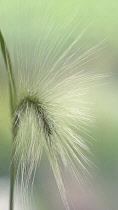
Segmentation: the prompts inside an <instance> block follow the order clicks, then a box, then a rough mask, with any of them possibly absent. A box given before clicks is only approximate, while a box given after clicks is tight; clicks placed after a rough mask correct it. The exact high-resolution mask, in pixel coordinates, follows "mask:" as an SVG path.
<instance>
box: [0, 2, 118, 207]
mask: <svg viewBox="0 0 118 210" xmlns="http://www.w3.org/2000/svg"><path fill="white" fill-rule="evenodd" d="M74 14H76V15H75V16H74ZM45 15H47V18H48V19H49V20H54V26H55V27H56V26H58V25H61V24H63V23H64V21H65V20H66V19H69V18H70V17H73V21H72V23H70V24H68V26H67V27H65V30H64V31H63V33H61V32H60V35H61V36H63V37H64V38H65V39H66V35H67V34H68V33H71V31H72V30H73V28H74V27H76V25H78V27H77V29H76V30H75V31H74V33H72V34H70V38H69V39H68V43H66V42H65V45H63V49H66V46H67V45H68V44H71V42H72V41H73V40H74V39H75V38H76V37H77V35H78V34H79V33H81V31H82V30H84V29H85V28H86V27H87V26H88V25H89V27H88V28H87V30H86V31H85V33H84V35H83V37H82V39H81V40H80V41H79V44H78V46H80V47H81V50H80V51H79V55H81V54H82V53H84V52H86V51H87V50H88V49H89V48H90V47H92V46H94V45H96V44H98V43H100V42H101V41H103V44H102V45H101V48H100V50H99V51H98V52H97V53H96V54H95V55H93V58H94V57H95V59H92V58H91V59H90V60H91V61H90V62H87V63H85V65H83V66H82V67H81V69H82V68H83V69H85V70H86V71H92V72H95V73H102V74H104V73H107V74H108V75H111V76H109V77H107V78H105V79H104V81H103V80H102V85H100V86H97V87H96V88H95V89H94V90H93V91H92V93H91V96H90V98H89V100H90V101H92V102H93V103H94V104H95V106H94V115H95V118H96V123H95V125H93V126H92V127H91V128H90V130H91V131H90V134H91V136H92V137H93V138H94V139H95V140H93V139H91V138H90V139H89V137H88V140H89V141H90V142H91V144H90V148H91V151H92V153H93V156H92V157H91V160H92V161H93V162H94V163H95V165H97V168H94V169H92V171H90V173H91V174H92V177H93V179H92V181H90V183H87V184H86V189H84V190H83V189H82V187H81V186H78V184H77V183H76V182H75V181H74V180H73V179H72V178H71V177H69V176H68V175H67V174H66V172H65V176H66V184H67V186H68V192H69V194H70V197H71V202H70V208H71V210H73V209H75V210H117V206H118V199H117V198H118V111H117V108H118V74H117V73H118V40H117V39H118V38H117V37H118V1H117V0H114V1H111V0H99V1H94V0H89V1H88V0H65V1H62V0H60V1H59V0H51V1H50V0H49V1H46V0H44V1H43V2H40V1H39V2H38V1H36V0H34V1H31V0H27V1H25V2H24V1H23V0H11V1H9V0H0V29H1V30H2V32H3V33H4V36H5V39H6V41H7V44H8V46H9V48H10V47H11V48H13V47H14V46H15V47H18V48H19V47H20V46H22V51H23V53H24V54H23V56H24V59H25V55H26V52H27V57H29V59H31V52H30V50H31V49H32V47H33V43H34V42H35V41H34V40H36V37H37V36H38V31H39V32H40V30H39V28H40V25H41V24H42V22H43V21H42V20H44V19H43V18H44V17H45ZM43 27H44V29H45V30H44V33H46V25H45V24H44V25H43ZM49 41H50V40H49ZM44 44H45V39H44ZM9 113H10V110H9V97H8V87H7V75H6V72H5V67H4V62H3V59H2V55H1V53H0V209H1V210H8V199H9V166H10V155H11V133H10V117H9V116H10V114H9ZM17 197H18V192H17V195H16V199H15V205H16V206H15V210H17V209H18V203H17ZM34 203H35V206H36V207H35V208H36V210H39V209H40V210H64V206H63V204H62V201H61V198H60V195H59V192H58V189H57V186H56V183H55V180H54V177H53V174H52V172H51V169H50V167H49V164H48V161H47V160H46V157H43V159H42V162H41V165H40V167H39V169H38V172H37V174H36V179H35V186H34ZM21 209H22V208H21Z"/></svg>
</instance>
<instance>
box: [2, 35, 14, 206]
mask: <svg viewBox="0 0 118 210" xmlns="http://www.w3.org/2000/svg"><path fill="white" fill-rule="evenodd" d="M0 46H1V51H2V55H3V59H4V63H5V66H6V70H7V74H8V84H9V98H10V109H11V118H12V136H13V137H12V138H13V140H12V154H11V167H10V200H9V210H14V185H15V164H14V154H15V137H16V134H17V128H16V127H15V126H14V123H13V115H14V111H15V107H16V87H15V80H14V76H13V71H12V65H11V60H10V55H9V51H8V49H7V46H6V43H5V40H4V37H3V35H2V32H1V31H0Z"/></svg>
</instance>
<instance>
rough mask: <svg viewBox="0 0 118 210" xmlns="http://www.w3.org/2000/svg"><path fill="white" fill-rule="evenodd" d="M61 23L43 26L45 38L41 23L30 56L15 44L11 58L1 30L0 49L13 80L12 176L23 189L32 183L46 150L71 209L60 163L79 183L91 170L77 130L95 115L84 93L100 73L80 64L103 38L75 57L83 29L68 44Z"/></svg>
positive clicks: (83, 129)
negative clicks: (14, 170) (55, 26)
mask: <svg viewBox="0 0 118 210" xmlns="http://www.w3.org/2000/svg"><path fill="white" fill-rule="evenodd" d="M71 21H72V20H71ZM64 24H65V23H64ZM64 24H63V25H61V26H60V27H59V26H58V27H57V28H54V24H53V22H52V23H51V24H50V25H49V26H50V27H49V28H48V25H47V29H48V32H47V33H46V34H45V36H44V32H45V27H44V25H45V24H44V25H43V24H42V28H41V30H40V35H39V37H38V42H37V43H36V46H34V51H33V49H32V55H31V57H30V56H29V57H30V58H29V60H28V58H27V56H26V58H25V54H24V52H23V53H22V50H21V49H20V48H19V47H16V50H15V51H14V52H12V50H10V57H11V61H10V57H9V56H8V55H9V54H8V51H7V50H6V49H7V48H6V47H5V48H4V49H3V45H5V43H4V44H3V39H2V38H3V37H2V34H1V47H2V51H3V56H4V59H5V62H6V66H7V68H8V70H10V71H11V73H10V79H11V77H12V78H13V77H14V78H15V79H14V80H13V81H12V82H11V80H10V82H11V83H10V85H12V97H14V98H13V100H15V103H14V106H15V107H14V109H13V113H12V119H13V127H14V128H15V130H16V135H15V141H14V144H13V147H14V148H15V152H14V157H13V160H15V161H16V169H17V172H16V178H18V177H19V175H20V179H21V185H22V187H23V188H27V187H28V186H29V184H30V181H32V183H33V181H34V176H35V172H36V170H37V166H38V164H39V162H40V160H41V156H42V153H45V154H46V155H47V157H48V160H49V162H50V165H51V167H52V170H53V173H54V176H55V179H56V182H57V185H58V188H59V191H60V193H61V196H62V199H63V202H64V204H65V207H66V208H67V209H69V206H68V203H67V200H66V190H65V187H64V184H63V179H62V171H61V165H62V164H64V166H65V167H67V168H68V169H69V171H70V173H71V174H73V175H74V176H75V177H76V179H77V181H79V182H81V183H82V176H83V175H82V173H83V174H89V172H88V170H87V168H86V165H87V164H88V165H90V164H91V162H90V160H89V159H88V157H87V156H86V154H87V152H90V150H89V148H88V146H87V144H86V140H85V139H84V138H83V137H82V135H81V134H82V133H86V132H87V129H88V126H89V125H90V123H91V122H93V121H94V118H93V116H91V113H90V108H89V102H87V101H86V100H85V95H86V94H87V93H88V91H90V90H91V88H93V87H95V85H97V81H98V79H99V78H101V75H94V74H92V73H86V72H85V71H83V70H82V69H81V68H80V66H83V65H84V64H85V63H87V62H89V60H91V59H93V54H95V53H96V52H97V51H98V50H99V49H100V45H101V44H102V42H101V43H99V44H97V45H95V46H93V47H92V48H91V49H89V50H88V51H87V52H85V53H83V54H82V55H79V52H78V51H79V49H78V48H77V46H78V43H79V41H80V39H81V37H82V36H83V34H84V33H85V31H86V29H85V30H83V31H82V32H81V33H79V35H78V36H77V38H76V39H74V40H73V41H72V42H71V43H70V44H68V42H69V40H70V36H71V34H72V32H71V33H70V34H68V36H65V37H64V38H63V37H60V35H61V32H62V31H63V32H64V30H65V26H64ZM73 31H74V29H73ZM57 35H58V36H57ZM64 46H66V49H65V48H64ZM76 48H77V49H76ZM91 56H92V57H91ZM11 63H12V67H11ZM9 64H10V65H9ZM13 89H14V93H13ZM14 94H15V96H14ZM13 160H12V161H13Z"/></svg>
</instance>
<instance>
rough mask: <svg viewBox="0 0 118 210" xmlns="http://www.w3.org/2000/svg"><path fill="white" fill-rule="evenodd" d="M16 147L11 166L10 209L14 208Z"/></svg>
mask: <svg viewBox="0 0 118 210" xmlns="http://www.w3.org/2000/svg"><path fill="white" fill-rule="evenodd" d="M13 140H14V139H13ZM13 156H14V149H13V150H12V163H11V168H10V200H9V210H13V209H14V184H15V183H14V180H15V167H14V159H13Z"/></svg>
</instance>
